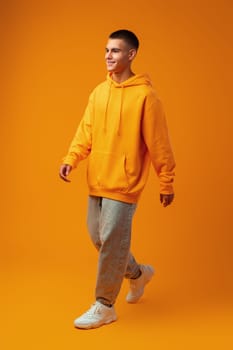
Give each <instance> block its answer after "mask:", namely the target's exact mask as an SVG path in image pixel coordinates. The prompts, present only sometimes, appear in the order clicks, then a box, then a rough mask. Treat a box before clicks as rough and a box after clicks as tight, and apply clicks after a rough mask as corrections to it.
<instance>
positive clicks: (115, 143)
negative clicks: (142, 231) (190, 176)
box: [63, 74, 175, 203]
mask: <svg viewBox="0 0 233 350" xmlns="http://www.w3.org/2000/svg"><path fill="white" fill-rule="evenodd" d="M87 156H89V157H88V160H89V161H88V167H87V182H88V186H89V193H90V195H92V196H100V197H106V198H111V199H115V200H119V201H123V202H127V203H136V202H137V201H138V199H139V196H140V194H141V192H142V190H143V188H144V186H145V184H146V180H147V178H148V174H149V168H150V163H151V162H152V164H153V166H154V169H155V171H156V173H157V175H158V177H159V181H160V193H163V194H170V193H173V187H172V183H173V179H174V168H175V161H174V157H173V153H172V150H171V146H170V142H169V137H168V131H167V124H166V120H165V115H164V112H163V108H162V105H161V102H160V100H159V99H158V97H157V96H156V94H155V91H154V90H153V88H152V85H151V82H150V79H149V77H148V76H147V75H145V74H140V75H134V76H133V77H131V78H129V79H128V80H126V81H124V82H123V83H120V84H118V83H116V82H115V81H113V80H112V78H111V74H108V75H107V79H106V81H104V82H103V83H101V84H99V85H98V86H97V87H96V88H95V89H94V90H93V92H92V93H91V95H90V98H89V102H88V105H87V108H86V110H85V113H84V116H83V118H82V120H81V122H80V125H79V127H78V129H77V132H76V135H75V137H74V139H73V141H72V143H71V145H70V148H69V151H68V154H67V156H66V157H65V158H64V159H63V163H64V164H69V165H71V166H72V167H73V168H75V167H76V166H77V164H78V162H79V161H81V160H83V159H85V158H86V157H87Z"/></svg>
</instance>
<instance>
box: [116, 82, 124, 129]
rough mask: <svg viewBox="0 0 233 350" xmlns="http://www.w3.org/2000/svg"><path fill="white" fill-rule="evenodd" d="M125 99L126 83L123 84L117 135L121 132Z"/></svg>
mask: <svg viewBox="0 0 233 350" xmlns="http://www.w3.org/2000/svg"><path fill="white" fill-rule="evenodd" d="M123 99H124V85H122V86H121V101H120V115H119V119H118V127H117V135H118V136H120V134H121V121H122V108H123Z"/></svg>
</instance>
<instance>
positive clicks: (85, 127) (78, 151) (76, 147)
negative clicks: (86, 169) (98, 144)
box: [63, 95, 93, 168]
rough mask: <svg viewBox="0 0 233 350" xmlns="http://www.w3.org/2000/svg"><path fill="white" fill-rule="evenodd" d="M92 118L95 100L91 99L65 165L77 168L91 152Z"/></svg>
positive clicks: (65, 158)
mask: <svg viewBox="0 0 233 350" xmlns="http://www.w3.org/2000/svg"><path fill="white" fill-rule="evenodd" d="M92 116H93V99H92V95H91V96H90V98H89V101H88V105H87V107H86V109H85V112H84V115H83V118H82V120H81V122H80V124H79V126H78V129H77V131H76V134H75V136H74V138H73V140H72V142H71V145H70V147H69V150H68V153H67V155H66V157H64V158H63V164H69V165H71V166H72V168H76V167H77V165H78V163H79V162H80V161H81V160H83V159H85V158H87V156H88V155H89V153H90V152H91V144H92V123H91V120H92Z"/></svg>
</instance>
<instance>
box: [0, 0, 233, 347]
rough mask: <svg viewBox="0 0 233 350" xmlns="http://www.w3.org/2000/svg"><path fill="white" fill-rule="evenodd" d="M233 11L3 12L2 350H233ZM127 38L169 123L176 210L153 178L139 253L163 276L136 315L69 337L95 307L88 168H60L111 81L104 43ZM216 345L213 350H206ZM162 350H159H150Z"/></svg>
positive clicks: (159, 6) (136, 6) (59, 4)
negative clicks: (113, 35)
mask: <svg viewBox="0 0 233 350" xmlns="http://www.w3.org/2000/svg"><path fill="white" fill-rule="evenodd" d="M232 7H233V6H232V2H231V1H230V0H229V1H227V0H224V1H220V0H219V1H195V2H193V1H181V0H180V1H156V0H155V1H152V0H148V1H146V2H145V1H141V0H140V1H139V0H134V1H132V0H129V1H127V2H126V1H125V2H123V3H119V2H118V3H116V2H114V1H111V0H109V1H107V0H100V1H98V2H94V1H91V2H90V1H89V2H82V3H81V2H78V1H69V0H68V1H66V2H63V1H23V0H22V1H17V0H15V1H13V0H12V1H7V2H6V3H5V4H4V5H3V4H1V11H0V13H1V24H0V25H1V31H2V39H3V40H2V43H1V51H2V54H1V68H2V73H1V77H2V79H3V84H2V88H1V96H2V102H1V109H2V112H1V149H2V157H1V162H2V169H1V184H2V190H1V197H2V202H1V214H2V219H1V248H0V249H1V274H2V278H1V283H2V286H1V291H2V298H1V301H2V306H1V314H2V317H1V319H2V325H1V330H3V335H2V336H1V338H2V342H3V344H4V346H3V349H4V350H8V349H16V348H17V349H21V348H22V349H25V350H26V349H33V350H36V349H42V348H43V349H73V348H77V347H80V346H82V347H83V348H85V349H86V348H89V347H95V348H97V349H108V348H112V349H117V348H119V347H120V348H122V349H126V348H129V347H132V348H142V347H145V345H146V344H149V348H157V349H174V348H179V349H190V348H192V347H193V348H194V349H196V348H197V347H198V348H201V349H202V348H203V349H204V348H206V346H208V347H209V348H210V347H211V348H215V347H216V349H219V348H222V349H228V348H230V344H231V343H232V334H233V329H232V321H233V317H232V316H233V313H232V302H233V298H232V296H233V276H232V267H233V254H232V240H233V239H232V232H233V224H232V197H233V193H232V192H233V191H232V189H233V181H232V179H233V165H232V156H233V154H232V150H233V147H232V126H233V122H232V113H233V107H232V75H233V73H232V72H233V71H232V62H233V49H232V20H233V16H232ZM119 28H128V29H130V30H132V31H135V33H136V34H137V35H138V36H139V39H140V41H141V47H140V50H139V53H138V57H137V58H136V61H135V63H134V71H135V72H137V73H141V72H148V73H149V75H150V77H151V78H152V80H153V82H154V86H155V88H156V90H157V92H158V94H159V96H160V97H161V99H162V101H163V103H164V108H165V111H166V114H167V120H168V124H169V131H170V135H171V141H172V145H173V149H174V153H175V157H176V161H177V170H176V174H177V177H176V183H175V192H176V200H175V202H174V204H173V205H172V206H171V207H169V208H166V209H164V208H162V207H161V205H160V203H159V194H158V181H157V178H156V176H155V174H154V172H153V171H151V175H150V178H149V182H148V185H147V187H146V189H145V191H144V193H143V196H142V198H141V201H140V203H139V206H138V209H137V212H136V216H135V220H134V232H133V243H132V249H133V252H134V254H135V256H136V257H137V259H138V260H139V261H140V262H149V263H152V264H153V265H154V266H155V268H156V271H157V274H156V277H155V278H154V280H153V282H151V285H150V287H148V289H147V292H146V295H145V297H144V298H143V300H142V302H140V303H139V304H138V305H134V306H132V305H126V303H125V301H124V297H125V293H126V292H127V284H126V283H124V284H123V287H122V291H121V293H120V295H119V298H118V301H117V304H116V310H117V313H118V316H119V321H118V322H117V323H115V324H112V325H109V326H108V327H102V328H100V329H98V330H95V331H89V332H82V331H78V330H74V329H73V325H72V322H73V319H74V318H75V317H77V316H78V315H79V314H80V313H82V312H83V311H85V310H86V309H87V308H88V307H89V305H90V303H92V301H93V297H94V285H95V274H96V262H97V255H96V252H95V250H94V248H93V247H92V246H91V243H90V241H89V237H88V234H87V229H86V203H87V194H88V192H87V187H86V177H85V171H86V162H85V161H84V162H83V163H82V164H80V166H79V168H78V169H77V170H76V171H75V172H73V173H72V176H71V179H72V182H71V183H70V184H66V183H64V182H62V181H61V180H60V179H59V177H58V170H59V166H60V163H61V159H62V157H63V156H64V155H65V153H66V151H67V148H68V146H69V143H70V141H71V139H72V137H73V135H74V132H75V130H76V127H77V125H78V123H79V121H80V118H81V117H82V113H83V111H84V108H85V105H86V103H87V99H88V95H89V93H90V92H91V90H92V89H93V88H94V87H95V86H96V85H97V84H98V83H99V82H101V81H102V80H104V79H105V75H106V70H105V63H104V49H105V45H106V41H107V37H108V34H109V33H110V32H112V31H114V30H116V29H119ZM207 344H208V345H207ZM152 345H153V346H152Z"/></svg>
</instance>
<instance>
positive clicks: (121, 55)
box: [105, 39, 135, 73]
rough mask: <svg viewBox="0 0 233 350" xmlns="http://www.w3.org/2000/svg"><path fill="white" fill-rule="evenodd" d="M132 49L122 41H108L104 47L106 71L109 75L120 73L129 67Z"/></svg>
mask: <svg viewBox="0 0 233 350" xmlns="http://www.w3.org/2000/svg"><path fill="white" fill-rule="evenodd" d="M133 51H135V50H133V49H130V48H129V46H128V44H127V43H126V42H125V41H124V40H122V39H109V40H108V42H107V46H106V53H105V60H106V65H107V70H108V71H109V72H111V73H121V72H123V71H124V70H125V69H127V68H129V67H130V64H131V61H132V59H133V57H132V56H133Z"/></svg>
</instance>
